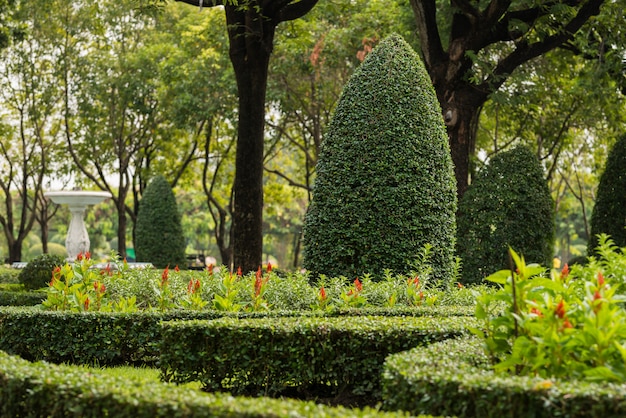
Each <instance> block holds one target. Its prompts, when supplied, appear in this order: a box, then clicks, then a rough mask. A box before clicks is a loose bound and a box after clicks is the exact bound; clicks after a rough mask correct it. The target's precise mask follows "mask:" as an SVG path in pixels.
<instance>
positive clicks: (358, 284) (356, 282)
mask: <svg viewBox="0 0 626 418" xmlns="http://www.w3.org/2000/svg"><path fill="white" fill-rule="evenodd" d="M354 288H355V289H356V291H357V292H360V291H361V290H363V285H362V284H361V281H360V280H359V278H358V277H357V278H356V279H354Z"/></svg>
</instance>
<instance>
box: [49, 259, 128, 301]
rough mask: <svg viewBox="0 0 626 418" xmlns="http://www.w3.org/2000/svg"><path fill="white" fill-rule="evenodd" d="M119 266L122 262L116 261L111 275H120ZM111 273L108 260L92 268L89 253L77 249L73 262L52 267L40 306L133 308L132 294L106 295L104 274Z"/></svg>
mask: <svg viewBox="0 0 626 418" xmlns="http://www.w3.org/2000/svg"><path fill="white" fill-rule="evenodd" d="M123 267H124V266H123V265H122V263H119V264H118V265H116V268H115V270H116V271H115V275H117V276H118V277H119V276H121V275H122V273H123V271H121V269H122V268H123ZM113 274H114V273H113V269H112V267H111V264H108V265H107V266H106V268H105V269H102V270H98V269H95V268H93V261H92V260H91V258H90V254H89V253H87V254H86V255H83V254H82V253H81V254H79V255H78V257H77V259H76V261H75V262H74V263H72V264H69V263H66V264H65V265H63V266H61V267H55V269H54V270H53V272H52V279H51V280H50V282H49V283H48V288H47V289H46V295H47V297H46V300H44V301H43V302H42V304H41V306H42V307H43V308H44V309H48V310H57V311H73V312H84V311H90V310H91V311H117V312H120V311H121V312H134V311H136V310H137V307H136V306H135V302H136V299H137V298H136V297H135V296H134V295H133V296H130V297H128V298H124V297H121V298H118V300H113V299H111V298H110V297H109V294H108V293H107V288H106V285H105V284H104V277H105V276H112V275H113Z"/></svg>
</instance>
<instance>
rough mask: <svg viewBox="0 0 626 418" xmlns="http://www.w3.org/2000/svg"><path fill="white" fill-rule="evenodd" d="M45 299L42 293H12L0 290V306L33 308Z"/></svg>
mask: <svg viewBox="0 0 626 418" xmlns="http://www.w3.org/2000/svg"><path fill="white" fill-rule="evenodd" d="M45 299H46V294H45V293H44V292H23V291H22V292H13V291H3V290H0V306H35V305H39V304H41V302H43V301H44V300H45Z"/></svg>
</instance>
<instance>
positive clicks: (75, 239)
mask: <svg viewBox="0 0 626 418" xmlns="http://www.w3.org/2000/svg"><path fill="white" fill-rule="evenodd" d="M43 195H44V196H45V197H47V198H49V199H50V200H52V202H54V203H57V204H59V205H68V206H69V208H70V212H71V213H72V219H71V221H70V225H69V228H68V230H67V238H66V239H65V249H66V250H67V255H68V257H67V258H68V260H75V259H76V257H77V256H78V254H81V253H83V254H84V253H86V252H88V251H89V245H90V242H89V235H88V233H87V227H86V226H85V221H84V219H83V218H84V217H85V209H86V208H87V206H88V205H95V204H98V203H100V202H102V201H103V200H104V199H108V198H109V197H111V193H109V192H91V191H83V190H62V191H57V192H46V193H44V194H43Z"/></svg>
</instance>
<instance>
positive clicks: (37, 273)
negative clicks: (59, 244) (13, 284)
mask: <svg viewBox="0 0 626 418" xmlns="http://www.w3.org/2000/svg"><path fill="white" fill-rule="evenodd" d="M63 264H65V260H64V259H63V257H61V256H58V255H52V254H42V255H40V256H38V257H35V258H34V259H33V260H32V261H30V262H29V263H28V264H26V267H24V268H23V269H22V271H20V274H19V276H18V280H19V282H20V283H22V284H23V285H24V287H25V288H26V289H28V290H36V289H41V288H45V287H46V286H47V285H48V282H50V279H51V278H52V270H54V269H55V267H58V266H62V265H63Z"/></svg>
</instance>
